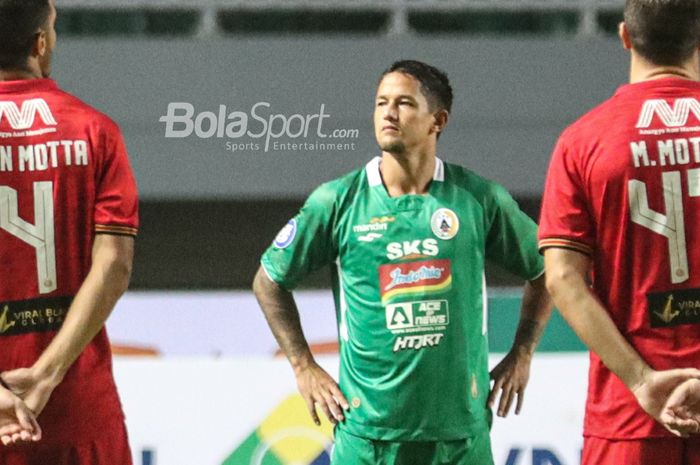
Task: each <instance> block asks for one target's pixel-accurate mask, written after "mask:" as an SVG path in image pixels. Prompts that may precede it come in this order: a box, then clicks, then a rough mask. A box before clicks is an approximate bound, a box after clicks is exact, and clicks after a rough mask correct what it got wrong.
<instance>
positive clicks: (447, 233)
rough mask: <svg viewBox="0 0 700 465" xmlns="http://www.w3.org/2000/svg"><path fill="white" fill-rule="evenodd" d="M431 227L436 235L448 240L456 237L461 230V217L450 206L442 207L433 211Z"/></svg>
mask: <svg viewBox="0 0 700 465" xmlns="http://www.w3.org/2000/svg"><path fill="white" fill-rule="evenodd" d="M430 227H431V229H432V230H433V234H435V236H437V237H438V238H440V239H442V240H445V241H448V240H450V239H452V238H453V237H455V236H456V235H457V232H458V231H459V218H457V214H456V213H455V212H453V211H452V210H450V209H449V208H440V209H439V210H437V211H435V213H433V216H432V218H431V219H430Z"/></svg>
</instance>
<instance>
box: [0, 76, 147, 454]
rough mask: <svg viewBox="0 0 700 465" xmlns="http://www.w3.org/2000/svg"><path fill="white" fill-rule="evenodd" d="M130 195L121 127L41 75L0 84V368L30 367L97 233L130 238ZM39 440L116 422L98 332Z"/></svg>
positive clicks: (58, 393) (106, 355)
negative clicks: (34, 78)
mask: <svg viewBox="0 0 700 465" xmlns="http://www.w3.org/2000/svg"><path fill="white" fill-rule="evenodd" d="M137 215H138V213H137V193H136V184H135V181H134V177H133V175H132V172H131V168H130V166H129V161H128V159H127V154H126V149H125V147H124V142H123V140H122V137H121V134H120V132H119V128H118V127H117V125H116V124H115V123H114V122H112V121H111V120H110V119H109V118H108V117H106V116H105V115H103V114H101V113H99V112H97V111H96V110H94V109H92V108H90V107H89V106H87V105H86V104H84V103H83V102H81V101H80V100H78V99H76V98H75V97H73V96H71V95H69V94H67V93H65V92H63V91H61V90H60V89H58V87H57V86H56V84H55V83H54V82H53V81H51V80H48V79H37V80H24V81H8V82H0V371H7V370H11V369H14V368H20V367H29V366H31V365H32V364H33V363H34V362H35V361H36V360H37V358H38V357H39V355H40V354H41V353H42V351H43V350H44V349H45V348H46V346H47V345H48V344H49V342H51V340H52V338H53V337H54V335H55V334H56V331H58V330H59V329H60V327H61V324H62V322H63V320H64V318H65V316H66V313H67V311H68V308H69V306H70V303H71V301H72V299H73V297H74V296H75V294H76V293H77V292H78V289H79V288H80V286H81V284H82V283H83V281H84V279H85V277H86V276H87V273H88V271H89V269H90V264H91V252H92V245H93V239H94V237H95V233H109V234H126V235H135V234H136V229H137V227H138V218H137ZM39 421H40V423H41V425H42V427H43V429H44V438H43V439H42V443H72V444H73V443H76V442H80V441H87V440H89V439H90V438H93V437H96V436H98V435H104V434H105V433H106V431H104V429H105V428H104V426H105V425H108V424H112V422H114V421H123V413H122V409H121V405H120V402H119V398H118V397H117V392H116V388H115V385H114V380H113V376H112V365H111V352H110V346H109V341H108V339H107V334H106V332H105V330H104V328H103V329H102V331H101V332H100V333H99V334H98V335H97V336H96V337H95V339H94V340H93V341H92V342H91V343H90V344H89V345H88V347H87V348H86V349H85V350H84V352H83V353H82V355H81V356H80V357H79V358H78V360H77V361H76V362H75V364H74V365H73V366H72V367H71V368H70V370H69V372H68V374H67V375H66V377H65V379H64V381H63V383H62V384H61V385H59V386H58V388H56V390H55V391H54V393H53V395H52V397H51V399H50V401H49V403H48V405H47V406H46V409H45V410H44V411H43V413H42V414H41V415H40V417H39Z"/></svg>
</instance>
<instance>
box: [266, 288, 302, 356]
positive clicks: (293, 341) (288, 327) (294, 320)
mask: <svg viewBox="0 0 700 465" xmlns="http://www.w3.org/2000/svg"><path fill="white" fill-rule="evenodd" d="M258 301H259V303H260V307H261V308H262V310H263V313H264V314H265V319H266V320H267V323H268V325H269V326H270V329H271V330H272V334H273V335H274V336H275V339H276V340H277V343H278V344H279V346H280V348H281V349H282V351H283V352H284V353H285V355H287V357H288V358H290V359H292V358H294V357H298V356H301V355H304V354H306V353H308V351H309V345H308V343H307V341H306V338H305V337H304V332H303V330H302V328H301V320H300V319H299V311H298V310H297V307H296V304H295V303H294V299H293V298H292V295H291V293H289V292H287V291H285V290H283V289H281V288H278V287H277V286H275V285H273V284H271V285H270V286H269V287H267V289H266V292H265V293H264V294H263V295H258Z"/></svg>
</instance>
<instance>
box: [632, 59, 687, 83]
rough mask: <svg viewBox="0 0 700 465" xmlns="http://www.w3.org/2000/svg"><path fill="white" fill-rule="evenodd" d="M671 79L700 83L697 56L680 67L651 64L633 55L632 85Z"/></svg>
mask: <svg viewBox="0 0 700 465" xmlns="http://www.w3.org/2000/svg"><path fill="white" fill-rule="evenodd" d="M669 77H677V78H681V79H688V80H690V81H700V68H699V67H698V58H697V56H694V57H693V58H692V59H690V60H687V61H686V62H685V63H682V64H680V65H673V66H672V65H668V66H661V65H656V64H654V63H650V62H649V61H647V60H645V59H644V58H642V57H640V56H639V55H637V54H636V53H632V60H631V66H630V83H631V84H635V83H638V82H645V81H652V80H654V79H663V78H669Z"/></svg>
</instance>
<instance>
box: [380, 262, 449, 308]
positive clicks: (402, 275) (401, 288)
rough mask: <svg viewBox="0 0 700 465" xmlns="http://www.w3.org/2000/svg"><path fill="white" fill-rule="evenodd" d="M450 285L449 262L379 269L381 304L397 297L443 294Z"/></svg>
mask: <svg viewBox="0 0 700 465" xmlns="http://www.w3.org/2000/svg"><path fill="white" fill-rule="evenodd" d="M451 285H452V267H451V262H450V260H445V259H443V260H421V261H417V262H409V263H398V264H395V265H394V264H386V265H382V266H380V267H379V289H380V292H381V298H382V303H383V304H386V303H387V302H389V301H391V300H393V299H394V298H398V297H414V296H417V295H425V294H434V293H441V292H445V291H447V290H449V289H450V287H451Z"/></svg>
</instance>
